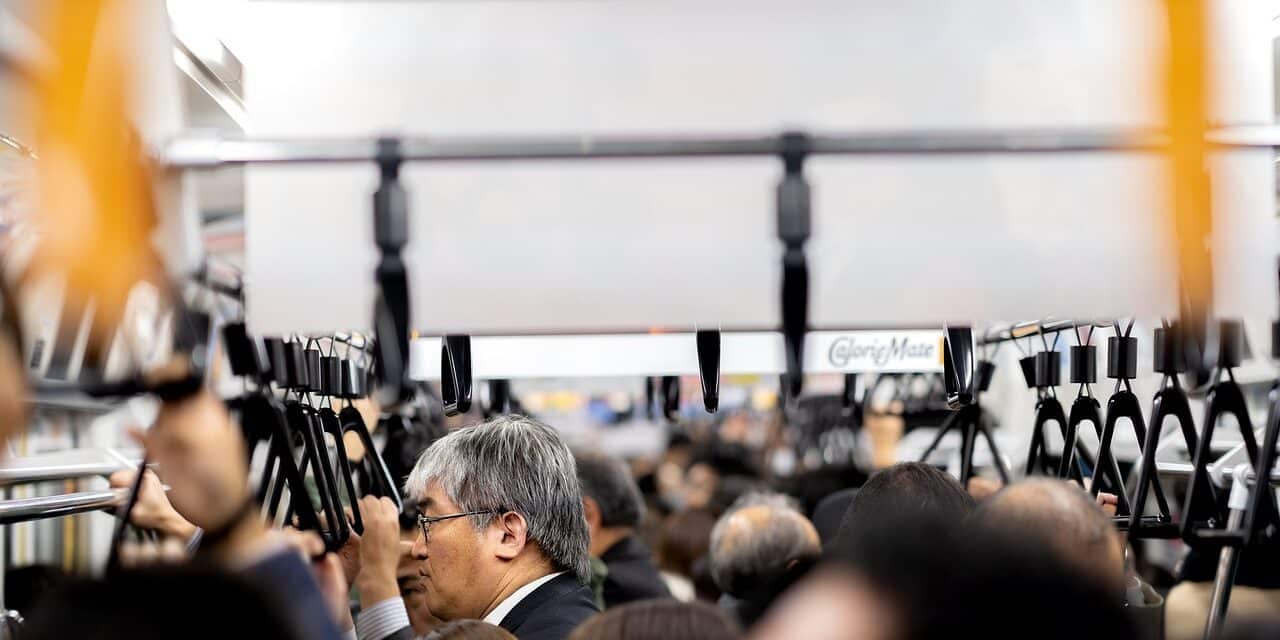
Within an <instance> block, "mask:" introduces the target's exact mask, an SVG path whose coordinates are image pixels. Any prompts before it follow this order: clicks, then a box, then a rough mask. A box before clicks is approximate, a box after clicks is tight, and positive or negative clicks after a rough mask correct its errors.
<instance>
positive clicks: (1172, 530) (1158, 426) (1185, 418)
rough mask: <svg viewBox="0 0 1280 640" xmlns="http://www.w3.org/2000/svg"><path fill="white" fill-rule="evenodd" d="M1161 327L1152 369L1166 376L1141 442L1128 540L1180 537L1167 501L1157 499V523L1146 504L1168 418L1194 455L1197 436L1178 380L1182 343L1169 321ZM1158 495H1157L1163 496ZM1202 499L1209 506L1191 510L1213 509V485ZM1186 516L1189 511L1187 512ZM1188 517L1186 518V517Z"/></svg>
mask: <svg viewBox="0 0 1280 640" xmlns="http://www.w3.org/2000/svg"><path fill="white" fill-rule="evenodd" d="M1161 325H1162V326H1161V327H1160V328H1158V329H1156V330H1155V333H1154V343H1155V344H1154V351H1155V354H1154V357H1153V363H1152V364H1153V368H1154V369H1155V371H1156V372H1157V373H1161V374H1163V375H1164V378H1163V380H1161V382H1160V389H1159V390H1158V391H1156V394H1155V397H1154V398H1153V399H1152V401H1151V424H1150V425H1149V428H1148V430H1147V433H1146V438H1144V439H1142V440H1141V442H1142V457H1141V459H1140V461H1139V463H1138V482H1137V485H1136V486H1135V487H1134V490H1133V498H1132V499H1131V500H1130V508H1131V509H1132V511H1131V513H1130V515H1129V525H1128V527H1127V530H1128V536H1129V538H1135V539H1136V538H1149V537H1154V538H1163V537H1177V535H1178V531H1179V527H1178V525H1177V524H1175V523H1174V522H1173V516H1172V514H1171V513H1170V510H1169V506H1168V504H1167V500H1160V499H1159V497H1158V498H1157V508H1158V509H1159V513H1158V514H1157V515H1156V516H1154V520H1153V519H1152V518H1149V517H1147V516H1145V509H1146V503H1147V491H1148V490H1149V489H1150V487H1151V486H1152V484H1153V483H1154V485H1155V486H1156V487H1160V480H1159V474H1158V473H1157V469H1156V455H1157V454H1158V453H1159V451H1160V441H1161V434H1162V432H1163V430H1164V423H1165V419H1166V418H1168V417H1173V418H1174V420H1175V421H1176V422H1177V423H1178V429H1179V430H1180V431H1181V432H1182V436H1183V439H1184V441H1185V442H1186V446H1187V451H1188V452H1191V454H1192V455H1194V454H1195V450H1196V443H1197V436H1196V430H1195V422H1194V420H1193V419H1192V416H1191V403H1190V402H1189V401H1188V399H1187V393H1186V391H1185V390H1183V388H1182V385H1181V384H1180V382H1179V380H1178V374H1179V373H1182V372H1183V371H1186V368H1187V366H1186V360H1185V358H1184V357H1183V353H1184V351H1183V346H1184V345H1183V342H1182V338H1181V336H1180V334H1179V332H1178V329H1177V327H1176V326H1175V325H1170V324H1169V322H1168V321H1167V320H1165V321H1162V322H1161ZM1162 493H1163V492H1161V493H1158V494H1157V496H1160V495H1162ZM1197 493H1199V495H1201V496H1203V498H1202V502H1203V501H1204V500H1207V501H1208V502H1207V505H1206V504H1201V505H1195V506H1193V507H1192V509H1193V511H1194V512H1196V513H1204V512H1205V509H1212V505H1213V503H1214V501H1215V497H1216V496H1215V492H1214V489H1213V487H1212V486H1205V487H1201V490H1200V491H1198V492H1197ZM1184 513H1186V512H1184ZM1184 517H1185V516H1184Z"/></svg>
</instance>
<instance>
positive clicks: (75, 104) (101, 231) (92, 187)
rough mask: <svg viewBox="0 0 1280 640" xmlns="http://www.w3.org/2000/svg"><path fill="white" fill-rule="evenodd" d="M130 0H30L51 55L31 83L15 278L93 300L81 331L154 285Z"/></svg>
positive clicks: (102, 325) (151, 213)
mask: <svg viewBox="0 0 1280 640" xmlns="http://www.w3.org/2000/svg"><path fill="white" fill-rule="evenodd" d="M139 1H141V0H48V1H46V2H41V3H39V7H40V9H41V12H40V15H39V16H38V22H37V29H38V30H39V31H40V33H41V35H42V36H43V37H44V39H45V41H46V42H47V43H48V44H49V49H50V51H51V52H52V53H53V54H54V56H53V57H54V60H56V62H57V63H56V64H54V65H51V66H50V69H51V71H50V73H52V74H53V75H52V77H47V78H43V82H41V83H40V84H38V85H37V89H36V92H35V101H36V104H35V105H34V108H33V109H32V110H31V113H33V114H35V115H34V117H35V118H36V122H35V123H34V124H35V132H36V139H35V140H34V142H33V146H34V147H35V148H36V149H37V150H38V152H39V154H40V160H39V161H38V169H37V172H38V186H37V189H38V191H37V193H38V203H37V211H36V214H35V216H34V220H35V222H36V225H37V229H38V230H39V232H40V236H41V237H40V241H39V248H38V249H37V252H36V255H35V257H34V259H33V261H32V263H31V265H30V268H29V269H28V270H27V271H26V273H25V274H24V279H28V280H29V279H31V278H32V277H34V276H38V275H43V274H48V273H57V274H61V275H63V276H64V277H65V278H66V283H67V297H66V303H65V304H66V306H67V308H68V309H72V310H78V309H82V308H85V307H86V306H87V305H88V304H90V303H92V304H93V305H94V309H95V312H94V324H95V327H94V328H95V331H94V332H92V334H91V335H100V336H110V335H112V331H110V330H111V329H113V328H114V327H115V326H116V324H117V323H118V322H119V318H120V317H121V315H122V314H123V311H124V307H125V303H126V301H127V298H128V295H129V291H130V290H131V289H132V288H133V287H134V285H135V284H137V283H138V282H139V281H141V280H149V281H151V282H153V283H155V284H157V285H161V284H162V279H161V275H162V271H161V268H160V260H159V258H158V257H157V255H156V253H155V251H154V249H153V247H152V245H151V241H150V237H151V233H152V231H153V229H154V228H155V226H156V212H155V203H154V201H153V193H152V183H151V176H150V173H151V172H150V169H149V167H148V166H147V160H146V158H145V155H144V153H143V149H142V145H141V141H140V139H139V137H138V136H137V134H136V129H135V127H134V125H133V123H132V122H131V121H130V119H129V113H130V112H131V111H130V107H131V105H129V104H128V96H131V95H133V92H132V91H131V88H132V85H131V82H132V80H133V79H132V78H131V73H130V63H129V60H130V48H131V43H136V42H137V41H138V40H137V38H136V37H135V36H136V35H137V34H136V33H134V32H135V31H136V30H138V29H139V25H138V21H137V20H136V16H137V15H138V11H137V7H138V5H137V2H139ZM98 330H102V331H98ZM93 346H94V347H101V346H102V345H93Z"/></svg>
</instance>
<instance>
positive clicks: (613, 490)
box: [574, 451, 671, 609]
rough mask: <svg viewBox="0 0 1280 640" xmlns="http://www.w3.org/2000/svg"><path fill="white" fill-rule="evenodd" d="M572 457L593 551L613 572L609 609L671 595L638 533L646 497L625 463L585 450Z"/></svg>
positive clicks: (607, 586)
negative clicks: (642, 494)
mask: <svg viewBox="0 0 1280 640" xmlns="http://www.w3.org/2000/svg"><path fill="white" fill-rule="evenodd" d="M574 458H575V461H576V462H577V465H578V481H579V482H581V483H582V508H583V510H584V511H585V512H586V514H587V528H588V529H589V530H590V531H591V555H593V556H595V557H597V558H600V560H601V561H603V562H604V564H605V567H607V568H608V570H609V572H608V574H607V575H606V576H605V578H604V606H605V608H606V609H607V608H610V607H616V606H618V605H620V604H626V603H628V602H631V601H634V600H647V599H649V598H669V597H671V592H670V591H668V590H667V585H666V584H665V583H664V582H663V581H662V575H661V574H659V573H658V568H657V567H656V566H654V564H653V553H652V552H650V551H649V548H648V547H646V546H645V544H644V543H643V542H641V541H640V538H638V537H637V536H636V526H637V525H639V524H640V520H641V518H643V517H644V497H643V496H641V495H640V487H639V486H637V485H636V481H635V479H634V478H632V477H631V471H630V470H629V469H627V465H626V463H624V462H623V461H622V460H619V459H617V458H613V457H610V456H607V455H604V454H603V453H594V452H585V451H578V452H575V453H574Z"/></svg>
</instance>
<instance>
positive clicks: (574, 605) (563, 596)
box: [501, 573, 600, 640]
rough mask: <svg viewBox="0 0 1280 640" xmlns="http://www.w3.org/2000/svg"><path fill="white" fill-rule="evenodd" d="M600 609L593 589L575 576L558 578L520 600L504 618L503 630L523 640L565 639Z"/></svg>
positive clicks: (568, 575) (566, 575) (569, 575)
mask: <svg viewBox="0 0 1280 640" xmlns="http://www.w3.org/2000/svg"><path fill="white" fill-rule="evenodd" d="M599 612H600V610H599V609H597V608H596V603H595V600H593V599H592V597H591V589H589V588H587V587H586V586H583V585H582V584H580V583H579V582H578V580H577V579H576V578H574V577H573V575H572V574H569V573H565V574H561V575H559V576H556V577H555V578H554V579H552V580H550V581H548V582H547V583H546V584H544V585H542V586H540V587H538V588H537V589H535V590H534V591H533V593H530V594H529V595H528V596H526V597H525V599H524V600H521V601H520V603H519V604H517V605H516V606H515V608H514V609H512V610H511V612H510V613H508V614H507V617H505V618H503V619H502V624H501V626H502V628H503V629H506V630H507V631H510V632H511V633H512V634H514V635H515V636H516V637H517V638H520V640H564V638H567V637H569V634H570V633H572V632H573V630H574V629H576V628H577V627H578V625H580V624H582V623H583V622H585V621H586V620H587V618H590V617H591V616H594V615H595V614H597V613H599Z"/></svg>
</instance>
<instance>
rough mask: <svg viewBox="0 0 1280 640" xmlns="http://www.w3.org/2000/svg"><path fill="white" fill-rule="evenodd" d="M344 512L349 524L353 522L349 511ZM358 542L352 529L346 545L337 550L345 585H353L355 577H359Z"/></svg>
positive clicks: (358, 536)
mask: <svg viewBox="0 0 1280 640" xmlns="http://www.w3.org/2000/svg"><path fill="white" fill-rule="evenodd" d="M345 511H346V513H347V521H348V522H350V521H351V520H353V518H352V514H351V509H345ZM360 540H361V538H360V534H358V533H356V530H355V528H352V529H351V535H350V537H348V538H347V542H346V544H344V545H342V548H341V549H338V559H339V560H341V561H342V575H343V576H345V577H346V579H347V584H354V583H355V581H356V577H357V576H359V575H360Z"/></svg>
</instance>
